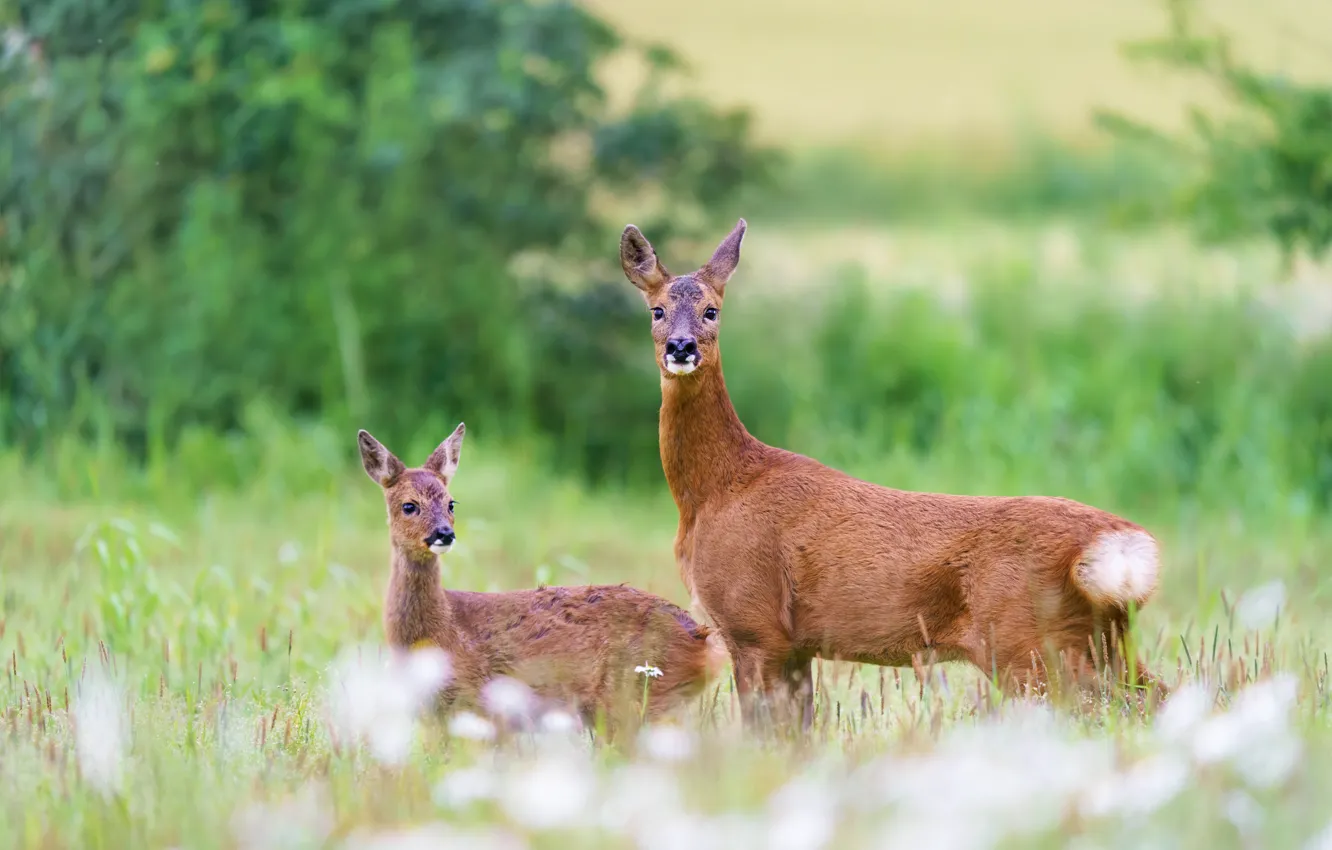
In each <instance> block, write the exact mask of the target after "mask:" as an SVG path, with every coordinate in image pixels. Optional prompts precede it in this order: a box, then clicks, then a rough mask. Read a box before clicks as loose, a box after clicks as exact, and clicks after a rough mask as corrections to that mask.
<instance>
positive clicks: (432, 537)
mask: <svg viewBox="0 0 1332 850" xmlns="http://www.w3.org/2000/svg"><path fill="white" fill-rule="evenodd" d="M456 538H457V535H455V534H454V533H453V529H452V528H449V527H448V526H447V525H446V526H444V527H443V528H437V529H435V530H434V531H432V532H431V533H430V534H427V535H426V539H425V544H426V546H432V547H433V546H452V545H453V541H454V540H455V539H456Z"/></svg>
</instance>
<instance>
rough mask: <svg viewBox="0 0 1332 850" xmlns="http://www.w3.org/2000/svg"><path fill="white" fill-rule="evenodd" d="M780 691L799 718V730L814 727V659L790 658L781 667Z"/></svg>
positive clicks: (805, 730)
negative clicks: (783, 693)
mask: <svg viewBox="0 0 1332 850" xmlns="http://www.w3.org/2000/svg"><path fill="white" fill-rule="evenodd" d="M781 690H782V691H784V692H785V695H784V698H786V699H789V700H790V701H791V703H792V706H791V707H792V708H793V709H794V710H795V711H796V712H797V713H798V715H799V718H800V731H801V732H805V733H808V732H809V730H810V729H812V728H813V727H814V659H813V658H812V657H810V658H800V657H796V658H792V659H789V660H788V661H787V662H786V664H785V665H784V666H783V668H782V688H781Z"/></svg>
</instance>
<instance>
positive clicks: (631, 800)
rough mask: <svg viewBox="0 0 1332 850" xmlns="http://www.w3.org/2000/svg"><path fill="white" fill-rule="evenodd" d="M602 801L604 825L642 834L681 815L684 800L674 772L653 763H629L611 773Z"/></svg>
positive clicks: (620, 831) (624, 832) (622, 832)
mask: <svg viewBox="0 0 1332 850" xmlns="http://www.w3.org/2000/svg"><path fill="white" fill-rule="evenodd" d="M606 787H607V793H606V796H605V798H604V799H603V800H602V801H601V806H600V811H599V813H598V819H599V820H600V822H601V828H602V829H604V830H606V831H607V832H610V833H612V834H615V835H630V834H634V835H642V834H644V833H645V832H653V831H655V830H657V829H659V828H661V826H662V824H663V822H665V821H670V820H673V819H675V818H677V817H680V816H682V814H683V812H684V800H683V798H682V797H681V795H680V783H679V780H678V779H677V778H676V776H675V774H674V773H672V772H670V771H669V770H666V769H665V768H663V767H660V766H658V765H652V764H628V765H625V766H624V767H621V768H620V769H618V770H617V771H616V772H615V773H614V774H612V775H611V777H610V778H609V780H608V781H607V783H606Z"/></svg>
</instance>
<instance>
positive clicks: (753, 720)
mask: <svg viewBox="0 0 1332 850" xmlns="http://www.w3.org/2000/svg"><path fill="white" fill-rule="evenodd" d="M726 649H727V651H728V652H730V653H731V669H732V671H733V674H734V675H735V690H736V695H737V696H738V697H739V698H740V719H741V723H742V724H743V726H744V727H745V728H746V729H753V728H755V727H756V726H757V724H758V709H759V705H758V703H759V697H760V694H761V692H762V687H763V682H762V675H761V670H762V667H763V664H762V660H761V658H760V656H759V651H758V648H757V647H745V648H741V647H739V646H737V645H736V644H735V642H734V641H732V640H730V639H729V638H727V639H726Z"/></svg>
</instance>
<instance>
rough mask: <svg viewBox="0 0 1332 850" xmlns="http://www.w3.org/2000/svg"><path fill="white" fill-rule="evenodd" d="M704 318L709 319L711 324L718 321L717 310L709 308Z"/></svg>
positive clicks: (704, 312)
mask: <svg viewBox="0 0 1332 850" xmlns="http://www.w3.org/2000/svg"><path fill="white" fill-rule="evenodd" d="M703 318H705V319H707V320H708V321H709V322H715V321H717V308H716V307H709V308H708V309H706V310H704V311H703Z"/></svg>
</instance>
